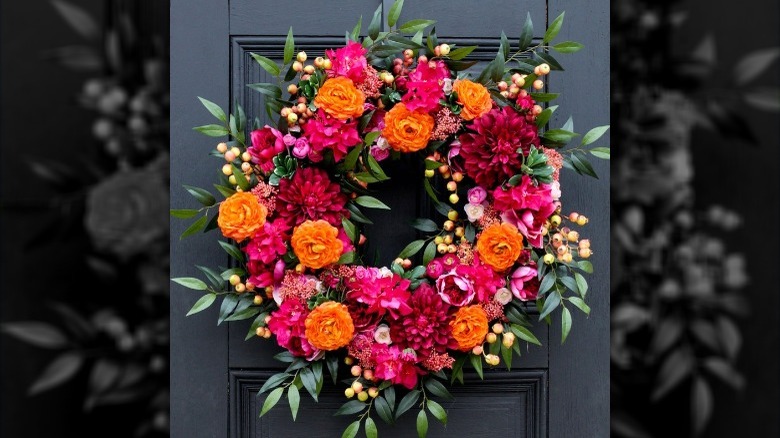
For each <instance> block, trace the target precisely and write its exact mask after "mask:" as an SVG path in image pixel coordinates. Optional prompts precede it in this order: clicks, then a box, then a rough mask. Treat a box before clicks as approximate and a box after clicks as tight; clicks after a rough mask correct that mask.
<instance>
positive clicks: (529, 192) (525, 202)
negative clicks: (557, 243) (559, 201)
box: [493, 175, 555, 248]
mask: <svg viewBox="0 0 780 438" xmlns="http://www.w3.org/2000/svg"><path fill="white" fill-rule="evenodd" d="M493 198H494V202H493V205H494V207H495V208H496V210H498V211H499V212H501V219H502V220H503V221H504V222H508V223H510V224H512V225H514V226H516V227H517V229H518V230H520V233H521V234H522V235H523V236H525V237H526V238H527V239H528V242H529V243H531V245H533V246H534V247H536V248H541V247H542V226H543V225H544V222H545V221H546V220H547V218H548V217H550V215H552V214H553V212H554V211H555V201H554V200H553V197H552V188H551V187H550V185H549V184H539V185H534V183H533V180H532V179H531V177H529V176H528V175H523V179H522V181H521V182H520V184H519V185H517V186H514V187H509V188H508V189H504V188H502V187H499V188H497V189H496V190H495V191H493Z"/></svg>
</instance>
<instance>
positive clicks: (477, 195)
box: [466, 186, 487, 204]
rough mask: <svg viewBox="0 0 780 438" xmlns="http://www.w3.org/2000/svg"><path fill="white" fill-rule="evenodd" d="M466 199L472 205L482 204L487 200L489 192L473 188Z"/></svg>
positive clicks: (477, 187) (480, 188)
mask: <svg viewBox="0 0 780 438" xmlns="http://www.w3.org/2000/svg"><path fill="white" fill-rule="evenodd" d="M466 198H468V200H469V202H470V203H472V204H481V203H483V202H484V201H485V199H487V190H485V189H484V188H482V187H480V186H476V187H472V188H470V189H469V191H468V192H467V193H466Z"/></svg>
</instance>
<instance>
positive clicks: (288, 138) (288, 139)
mask: <svg viewBox="0 0 780 438" xmlns="http://www.w3.org/2000/svg"><path fill="white" fill-rule="evenodd" d="M282 140H283V141H284V144H285V145H286V146H293V145H294V144H295V141H296V140H297V138H295V137H293V136H292V135H290V134H284V137H282Z"/></svg>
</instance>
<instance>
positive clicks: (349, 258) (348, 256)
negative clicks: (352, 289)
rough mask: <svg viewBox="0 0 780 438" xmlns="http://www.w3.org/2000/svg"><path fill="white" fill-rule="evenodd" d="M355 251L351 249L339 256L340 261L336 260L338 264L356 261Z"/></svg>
mask: <svg viewBox="0 0 780 438" xmlns="http://www.w3.org/2000/svg"><path fill="white" fill-rule="evenodd" d="M356 257H357V256H356V255H355V251H350V252H348V253H344V254H342V255H341V257H339V259H338V261H337V262H336V264H337V265H348V264H350V263H355V259H356Z"/></svg>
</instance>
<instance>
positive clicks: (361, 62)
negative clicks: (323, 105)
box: [325, 41, 368, 84]
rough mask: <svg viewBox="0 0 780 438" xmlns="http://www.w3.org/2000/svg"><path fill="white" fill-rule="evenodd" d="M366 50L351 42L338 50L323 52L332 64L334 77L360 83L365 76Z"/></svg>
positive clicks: (360, 45) (366, 65)
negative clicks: (342, 77)
mask: <svg viewBox="0 0 780 438" xmlns="http://www.w3.org/2000/svg"><path fill="white" fill-rule="evenodd" d="M366 53H367V50H366V49H365V48H363V45H362V44H360V43H356V42H354V41H351V42H350V43H349V44H347V45H346V46H345V47H342V48H340V49H336V50H333V49H329V50H326V51H325V54H326V55H328V58H330V60H331V61H332V62H333V68H332V69H331V72H333V73H334V74H335V75H336V76H346V77H348V78H350V79H352V82H354V83H356V84H357V83H359V82H362V81H363V79H364V76H365V70H366V67H368V62H367V61H366V56H365V55H366Z"/></svg>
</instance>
